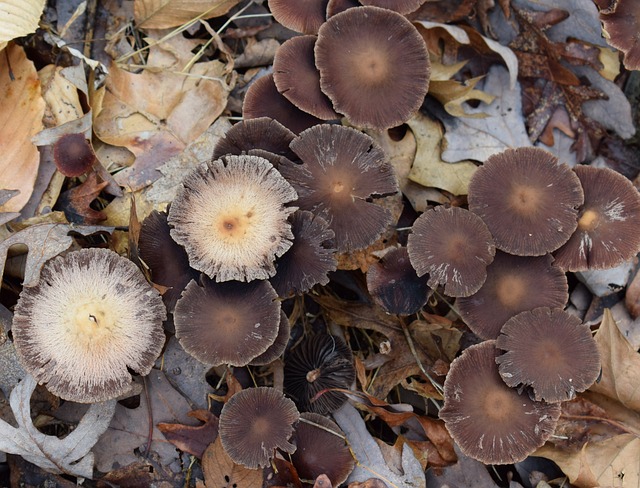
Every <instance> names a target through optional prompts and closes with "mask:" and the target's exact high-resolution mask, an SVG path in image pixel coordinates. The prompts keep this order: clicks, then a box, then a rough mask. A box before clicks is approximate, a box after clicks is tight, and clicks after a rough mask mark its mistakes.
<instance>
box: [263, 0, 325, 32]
mask: <svg viewBox="0 0 640 488" xmlns="http://www.w3.org/2000/svg"><path fill="white" fill-rule="evenodd" d="M328 2H329V0H269V9H270V10H271V13H272V14H273V18H274V19H276V21H278V22H279V23H280V24H282V25H283V26H285V27H286V28H287V29H291V30H294V31H296V32H301V33H302V34H317V33H318V29H319V28H320V26H321V25H322V24H323V23H324V21H325V12H326V10H327V3H328Z"/></svg>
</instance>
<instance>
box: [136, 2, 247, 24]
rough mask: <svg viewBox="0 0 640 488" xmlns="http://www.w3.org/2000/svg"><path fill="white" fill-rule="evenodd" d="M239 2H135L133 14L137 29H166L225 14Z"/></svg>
mask: <svg viewBox="0 0 640 488" xmlns="http://www.w3.org/2000/svg"><path fill="white" fill-rule="evenodd" d="M239 1H240V0H135V2H134V4H133V9H134V10H133V12H134V16H135V19H136V23H137V24H138V27H143V28H145V29H166V28H168V27H177V26H179V25H182V24H185V23H186V22H188V21H190V20H192V19H194V18H196V17H200V18H203V19H210V18H212V17H219V16H221V15H224V14H226V13H227V12H228V11H229V10H230V9H231V8H232V7H233V6H234V5H236V4H238V2H239Z"/></svg>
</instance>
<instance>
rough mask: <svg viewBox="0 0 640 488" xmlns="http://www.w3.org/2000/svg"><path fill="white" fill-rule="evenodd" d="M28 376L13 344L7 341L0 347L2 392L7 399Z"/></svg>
mask: <svg viewBox="0 0 640 488" xmlns="http://www.w3.org/2000/svg"><path fill="white" fill-rule="evenodd" d="M0 327H1V324H0ZM26 374H27V373H26V372H25V371H24V369H23V368H22V365H21V364H20V361H19V360H18V355H17V353H16V348H15V347H14V346H13V342H12V341H5V342H4V343H3V344H1V345H0V390H2V393H4V396H5V397H8V396H9V394H10V393H11V390H13V389H14V388H15V386H16V385H17V384H18V383H19V382H20V380H22V379H23V378H24V377H25V376H26Z"/></svg>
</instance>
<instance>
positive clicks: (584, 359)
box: [496, 307, 600, 402]
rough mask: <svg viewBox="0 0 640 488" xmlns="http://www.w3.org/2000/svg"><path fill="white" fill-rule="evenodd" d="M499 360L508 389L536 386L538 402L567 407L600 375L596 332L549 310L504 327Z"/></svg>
mask: <svg viewBox="0 0 640 488" xmlns="http://www.w3.org/2000/svg"><path fill="white" fill-rule="evenodd" d="M496 347H498V348H499V349H502V350H503V351H506V352H505V353H504V354H502V355H501V356H498V357H497V358H496V362H497V363H498V364H499V371H500V376H502V379H503V380H504V382H505V383H506V384H507V385H508V386H519V385H527V386H531V389H532V390H533V394H534V398H535V400H537V401H540V400H545V401H547V402H564V401H568V400H572V399H573V398H575V396H576V393H579V392H582V391H584V390H586V389H587V388H589V387H590V386H591V385H592V384H593V383H594V381H596V379H597V378H598V375H599V374H600V355H599V354H598V346H597V345H596V341H595V340H594V339H593V336H592V335H591V330H590V329H589V327H587V326H586V325H583V324H582V322H581V321H580V319H579V318H577V317H576V316H574V315H571V314H569V313H567V312H565V311H563V310H560V309H550V308H547V307H542V308H536V309H534V310H531V311H528V312H522V313H519V314H518V315H516V316H515V317H512V318H510V319H509V320H508V321H507V322H506V323H505V324H504V326H503V327H502V330H501V331H500V335H499V336H498V339H497V340H496Z"/></svg>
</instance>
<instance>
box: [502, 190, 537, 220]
mask: <svg viewBox="0 0 640 488" xmlns="http://www.w3.org/2000/svg"><path fill="white" fill-rule="evenodd" d="M540 193H541V191H540V190H539V189H538V188H534V187H531V186H527V185H522V184H519V185H515V186H514V188H513V189H512V190H511V195H510V196H509V206H510V207H511V208H512V209H513V210H514V211H515V212H517V213H518V214H520V215H523V216H524V215H532V214H534V213H535V212H536V210H537V208H538V205H539V203H540V199H541V194H540Z"/></svg>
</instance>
